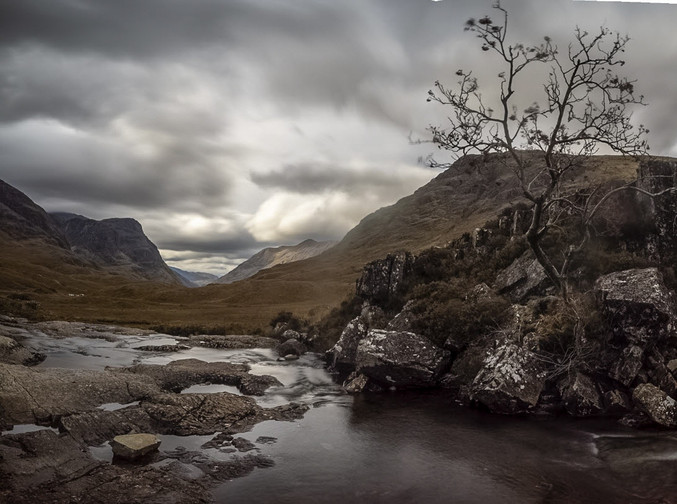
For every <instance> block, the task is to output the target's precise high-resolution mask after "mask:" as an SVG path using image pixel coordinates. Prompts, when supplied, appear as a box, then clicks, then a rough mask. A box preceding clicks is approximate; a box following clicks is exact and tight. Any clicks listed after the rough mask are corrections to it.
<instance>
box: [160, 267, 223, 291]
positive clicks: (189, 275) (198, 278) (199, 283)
mask: <svg viewBox="0 0 677 504" xmlns="http://www.w3.org/2000/svg"><path fill="white" fill-rule="evenodd" d="M169 269H171V270H172V271H173V272H174V273H176V274H177V275H179V278H180V279H181V280H182V281H183V284H184V285H185V286H186V287H204V286H205V285H208V284H210V283H213V282H214V281H216V280H217V279H218V278H219V277H217V276H216V275H212V274H211V273H203V272H199V271H184V270H182V269H180V268H175V267H174V266H170V267H169Z"/></svg>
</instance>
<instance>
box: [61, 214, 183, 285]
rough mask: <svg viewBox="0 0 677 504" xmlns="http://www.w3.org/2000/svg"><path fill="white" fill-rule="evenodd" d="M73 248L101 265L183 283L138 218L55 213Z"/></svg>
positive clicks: (143, 276)
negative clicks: (89, 217)
mask: <svg viewBox="0 0 677 504" xmlns="http://www.w3.org/2000/svg"><path fill="white" fill-rule="evenodd" d="M52 215H53V217H54V219H55V221H56V222H57V223H58V224H59V226H60V227H61V229H62V230H63V233H64V235H65V236H66V239H67V240H68V243H69V244H70V246H71V250H72V251H73V252H74V253H75V254H77V255H79V256H80V257H83V258H86V259H88V260H90V261H92V262H94V263H95V264H97V265H100V266H104V267H116V268H122V269H124V270H126V271H129V272H130V273H132V274H133V275H137V276H140V277H142V278H147V279H149V280H155V281H160V282H165V283H179V282H180V280H179V279H178V277H177V275H176V274H175V273H174V272H173V271H171V270H170V269H169V267H168V266H167V265H166V264H165V262H164V261H163V259H162V257H161V256H160V252H159V251H158V249H157V247H156V246H155V244H154V243H153V242H151V241H150V240H149V239H148V237H147V236H146V235H145V234H144V232H143V228H142V227H141V224H139V222H138V221H136V220H134V219H119V218H114V219H104V220H100V221H97V220H93V219H88V218H87V217H83V216H82V215H75V214H70V213H55V214H52Z"/></svg>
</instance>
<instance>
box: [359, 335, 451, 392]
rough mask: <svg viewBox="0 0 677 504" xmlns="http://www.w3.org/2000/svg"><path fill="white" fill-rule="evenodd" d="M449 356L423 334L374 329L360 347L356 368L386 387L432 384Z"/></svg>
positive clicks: (410, 386)
mask: <svg viewBox="0 0 677 504" xmlns="http://www.w3.org/2000/svg"><path fill="white" fill-rule="evenodd" d="M450 358H451V355H450V353H449V352H447V351H445V350H442V349H441V348H438V347H436V346H435V345H434V344H433V343H432V342H431V341H430V340H428V339H427V338H424V337H423V336H419V335H417V334H414V333H411V332H407V331H387V330H381V329H372V330H370V331H369V332H368V333H367V335H366V337H365V338H364V339H362V340H361V341H360V343H359V344H358V346H357V352H356V355H355V369H356V371H357V372H358V373H361V374H363V375H365V376H367V377H368V378H370V379H371V380H373V381H375V382H376V383H378V384H380V385H382V386H385V387H397V388H416V387H431V386H433V385H435V384H436V382H437V379H438V378H439V376H440V374H441V373H442V372H443V371H444V370H445V369H446V367H447V366H448V365H449V362H450Z"/></svg>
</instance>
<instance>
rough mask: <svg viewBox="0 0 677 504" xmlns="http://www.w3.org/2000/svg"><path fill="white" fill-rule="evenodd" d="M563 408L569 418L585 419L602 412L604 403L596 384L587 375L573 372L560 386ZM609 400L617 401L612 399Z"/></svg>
mask: <svg viewBox="0 0 677 504" xmlns="http://www.w3.org/2000/svg"><path fill="white" fill-rule="evenodd" d="M560 395H561V397H562V402H563V403H564V408H565V409H566V410H567V413H569V414H570V415H571V416H576V417H586V416H592V415H600V414H602V413H603V412H604V403H603V400H602V397H601V396H600V393H599V390H598V388H597V384H596V383H595V382H594V381H593V380H592V378H590V377H589V376H588V375H585V374H583V373H581V372H578V371H577V372H574V373H572V375H571V376H569V377H568V378H567V379H566V380H565V381H564V382H563V383H561V385H560ZM610 399H613V400H615V401H616V400H618V401H620V400H621V399H617V398H615V396H614V397H610Z"/></svg>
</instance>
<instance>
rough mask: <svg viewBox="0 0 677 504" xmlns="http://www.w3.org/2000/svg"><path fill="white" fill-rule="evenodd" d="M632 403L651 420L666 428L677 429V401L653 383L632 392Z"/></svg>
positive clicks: (643, 385) (640, 386)
mask: <svg viewBox="0 0 677 504" xmlns="http://www.w3.org/2000/svg"><path fill="white" fill-rule="evenodd" d="M632 402H633V403H634V404H635V406H637V408H638V409H639V410H641V411H643V412H644V413H646V414H647V415H648V416H649V418H651V420H653V421H654V422H656V423H657V424H659V425H662V426H664V427H677V401H675V400H674V399H673V398H672V397H670V396H669V395H667V394H666V393H665V392H663V391H662V390H661V389H659V388H658V387H656V386H655V385H653V384H651V383H643V384H641V385H639V386H637V387H636V388H635V390H634V391H633V392H632Z"/></svg>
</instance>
